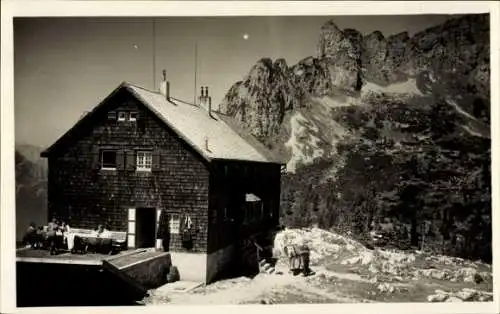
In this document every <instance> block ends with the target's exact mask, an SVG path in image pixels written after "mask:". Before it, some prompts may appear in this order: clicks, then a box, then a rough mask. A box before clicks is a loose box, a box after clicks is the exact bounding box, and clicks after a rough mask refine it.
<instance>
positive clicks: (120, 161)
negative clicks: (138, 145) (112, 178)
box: [116, 150, 125, 170]
mask: <svg viewBox="0 0 500 314" xmlns="http://www.w3.org/2000/svg"><path fill="white" fill-rule="evenodd" d="M124 166H125V161H124V152H123V151H122V150H119V151H117V152H116V169H118V170H123V169H124Z"/></svg>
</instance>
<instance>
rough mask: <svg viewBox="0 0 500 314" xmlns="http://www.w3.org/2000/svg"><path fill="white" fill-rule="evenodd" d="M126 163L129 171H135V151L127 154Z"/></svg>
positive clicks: (129, 151)
mask: <svg viewBox="0 0 500 314" xmlns="http://www.w3.org/2000/svg"><path fill="white" fill-rule="evenodd" d="M125 153H126V156H125V162H126V169H127V170H135V163H136V162H135V154H134V151H133V150H128V151H126V152H125Z"/></svg>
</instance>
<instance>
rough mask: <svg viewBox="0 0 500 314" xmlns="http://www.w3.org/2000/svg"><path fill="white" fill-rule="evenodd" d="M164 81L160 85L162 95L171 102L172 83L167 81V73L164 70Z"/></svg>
mask: <svg viewBox="0 0 500 314" xmlns="http://www.w3.org/2000/svg"><path fill="white" fill-rule="evenodd" d="M162 74H163V80H162V81H161V83H160V93H161V94H162V95H163V96H165V99H166V100H170V82H168V81H167V71H166V70H163V71H162Z"/></svg>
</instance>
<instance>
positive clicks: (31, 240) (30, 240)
mask: <svg viewBox="0 0 500 314" xmlns="http://www.w3.org/2000/svg"><path fill="white" fill-rule="evenodd" d="M36 242H37V230H36V225H35V223H33V222H32V223H30V225H29V227H28V229H27V230H26V234H25V235H24V238H23V244H24V245H29V246H30V247H31V248H35V247H36V244H37V243H36Z"/></svg>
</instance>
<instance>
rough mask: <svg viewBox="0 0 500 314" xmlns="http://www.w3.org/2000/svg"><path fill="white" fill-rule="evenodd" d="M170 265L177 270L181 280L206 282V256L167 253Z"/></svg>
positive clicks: (203, 254)
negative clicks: (170, 261) (170, 260)
mask: <svg viewBox="0 0 500 314" xmlns="http://www.w3.org/2000/svg"><path fill="white" fill-rule="evenodd" d="M169 254H170V257H171V259H172V265H173V266H176V267H177V269H179V274H180V277H181V280H186V281H196V282H206V278H207V254H206V253H184V252H169Z"/></svg>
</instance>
